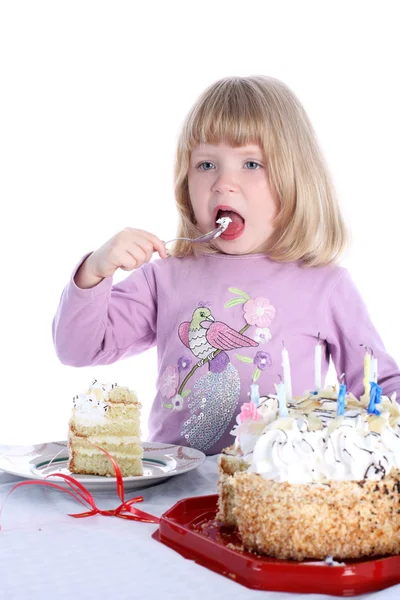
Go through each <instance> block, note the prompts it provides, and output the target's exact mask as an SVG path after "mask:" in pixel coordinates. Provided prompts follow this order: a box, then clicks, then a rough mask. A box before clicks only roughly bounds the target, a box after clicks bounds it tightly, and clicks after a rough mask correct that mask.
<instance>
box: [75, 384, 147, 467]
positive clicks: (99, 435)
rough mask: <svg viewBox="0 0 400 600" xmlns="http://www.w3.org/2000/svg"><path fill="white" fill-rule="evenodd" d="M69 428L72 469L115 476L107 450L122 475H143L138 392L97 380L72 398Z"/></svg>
mask: <svg viewBox="0 0 400 600" xmlns="http://www.w3.org/2000/svg"><path fill="white" fill-rule="evenodd" d="M73 403H74V406H73V409H72V415H71V418H70V421H69V431H68V452H69V463H68V468H69V470H70V471H71V473H82V474H83V473H85V474H90V475H108V476H115V470H114V467H113V465H112V463H111V461H110V460H109V458H108V457H107V455H106V454H104V452H102V451H101V450H99V449H98V448H96V447H95V446H99V447H100V448H103V449H104V450H106V451H107V452H108V453H109V454H111V456H112V457H113V458H114V459H115V460H116V462H117V463H118V466H119V468H120V469H121V473H122V475H123V477H129V476H135V475H143V466H142V456H143V449H142V446H141V443H140V409H141V405H140V403H139V401H138V399H137V397H136V394H135V393H134V392H133V391H131V390H129V389H128V388H126V387H120V386H118V385H117V384H101V383H99V382H98V381H96V380H95V381H94V382H93V383H92V385H91V386H90V387H89V389H88V390H87V391H86V392H85V393H83V394H78V395H77V396H75V397H74V399H73Z"/></svg>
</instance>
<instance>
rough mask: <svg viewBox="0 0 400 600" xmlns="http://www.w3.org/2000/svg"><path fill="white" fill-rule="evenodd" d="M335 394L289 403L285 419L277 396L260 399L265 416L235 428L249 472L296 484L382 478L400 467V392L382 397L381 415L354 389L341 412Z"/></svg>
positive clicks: (259, 411)
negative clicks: (339, 413)
mask: <svg viewBox="0 0 400 600" xmlns="http://www.w3.org/2000/svg"><path fill="white" fill-rule="evenodd" d="M336 398H337V392H336V389H335V388H334V387H333V388H329V389H327V390H323V391H322V392H320V394H318V395H317V396H314V395H311V396H310V395H307V396H304V397H303V398H301V399H299V400H298V401H297V402H296V403H295V404H291V405H289V407H288V413H289V415H288V416H287V417H284V418H280V417H279V413H278V402H277V398H276V397H275V396H269V397H266V398H264V399H261V403H260V406H259V408H258V413H259V415H260V416H261V420H260V421H255V420H247V421H245V422H244V423H243V424H240V423H239V424H238V426H237V427H236V428H235V429H234V431H233V432H232V433H233V435H236V436H237V440H236V444H235V445H236V448H237V449H238V448H239V447H240V450H241V451H242V453H243V455H244V458H245V459H246V460H248V461H249V462H250V463H251V466H250V468H249V471H251V472H254V473H259V474H260V475H262V476H263V477H265V478H266V479H272V480H274V481H277V482H283V481H287V482H289V483H294V484H296V483H311V482H324V481H328V480H340V481H343V480H352V481H361V480H363V479H371V480H379V479H382V478H383V477H384V476H385V475H386V474H387V473H389V472H390V470H391V469H392V468H393V467H394V468H397V469H400V406H399V404H398V403H397V402H396V395H395V394H394V395H393V396H392V397H391V398H388V397H386V396H383V397H382V401H381V403H380V404H379V405H378V408H379V411H380V413H381V414H380V415H379V416H378V415H370V414H368V411H367V403H366V402H365V401H364V400H357V399H356V398H355V397H354V396H353V395H351V394H349V395H348V396H347V397H346V407H347V409H346V411H345V414H344V415H343V416H339V417H338V416H337V415H336V412H337V402H336ZM239 421H240V418H239ZM238 438H239V441H238Z"/></svg>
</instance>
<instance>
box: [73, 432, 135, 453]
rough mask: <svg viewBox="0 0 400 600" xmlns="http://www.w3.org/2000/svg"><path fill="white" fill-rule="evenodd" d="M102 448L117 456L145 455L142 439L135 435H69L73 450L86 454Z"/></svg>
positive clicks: (97, 451) (96, 451)
mask: <svg viewBox="0 0 400 600" xmlns="http://www.w3.org/2000/svg"><path fill="white" fill-rule="evenodd" d="M96 446H98V447H99V448H102V449H103V450H106V452H109V453H110V454H112V455H113V456H114V457H115V458H118V457H121V456H122V457H125V456H136V457H142V456H143V448H142V446H141V444H140V439H139V438H138V437H135V436H122V437H119V436H102V435H99V436H89V437H83V436H80V435H74V434H73V433H70V434H69V435H68V447H69V448H70V449H71V451H72V452H82V453H84V454H86V455H89V454H90V455H93V454H98V453H99V452H101V450H99V449H98V448H96Z"/></svg>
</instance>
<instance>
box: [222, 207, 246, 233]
mask: <svg viewBox="0 0 400 600" xmlns="http://www.w3.org/2000/svg"><path fill="white" fill-rule="evenodd" d="M221 217H229V218H230V219H231V221H232V222H231V223H229V225H228V228H227V230H226V232H227V233H231V234H234V233H236V232H237V231H240V229H242V227H243V223H244V219H242V217H241V216H240V215H238V214H237V213H236V212H234V211H233V210H220V211H219V212H218V218H219V219H220V218H221Z"/></svg>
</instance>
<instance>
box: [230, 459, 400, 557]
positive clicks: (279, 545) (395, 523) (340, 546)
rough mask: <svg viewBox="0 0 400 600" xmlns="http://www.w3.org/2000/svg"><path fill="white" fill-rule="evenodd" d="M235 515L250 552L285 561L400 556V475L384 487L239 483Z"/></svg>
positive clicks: (249, 479) (241, 479) (253, 479)
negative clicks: (328, 557)
mask: <svg viewBox="0 0 400 600" xmlns="http://www.w3.org/2000/svg"><path fill="white" fill-rule="evenodd" d="M233 485H234V495H235V499H234V503H235V506H234V509H233V512H234V515H235V517H236V523H237V527H238V531H239V534H240V537H241V539H242V540H243V543H244V545H245V547H246V548H248V549H251V550H253V551H256V552H260V553H263V554H267V555H269V556H274V557H276V558H279V559H295V560H303V559H305V558H314V559H322V560H323V559H325V558H326V557H327V556H333V557H334V558H336V559H351V558H359V557H362V556H380V555H387V554H398V553H400V471H398V470H392V472H391V473H390V475H388V476H386V477H385V478H383V479H381V480H379V481H369V480H365V481H362V482H356V481H330V482H329V483H327V484H321V483H313V484H297V485H292V484H289V483H286V482H283V483H277V482H275V481H272V480H267V479H264V478H263V477H261V476H260V475H256V474H254V473H245V472H242V473H237V474H236V475H235V477H234V484H233Z"/></svg>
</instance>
